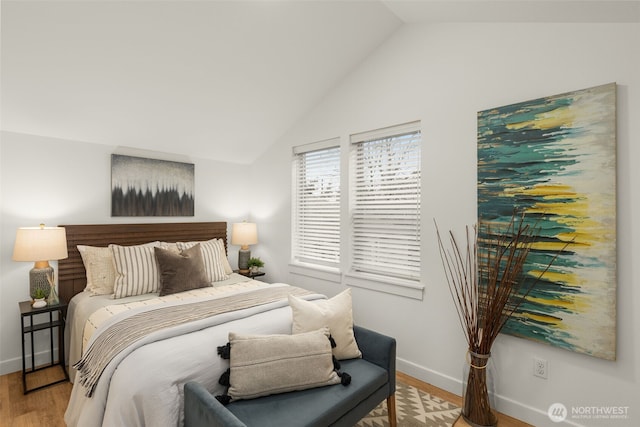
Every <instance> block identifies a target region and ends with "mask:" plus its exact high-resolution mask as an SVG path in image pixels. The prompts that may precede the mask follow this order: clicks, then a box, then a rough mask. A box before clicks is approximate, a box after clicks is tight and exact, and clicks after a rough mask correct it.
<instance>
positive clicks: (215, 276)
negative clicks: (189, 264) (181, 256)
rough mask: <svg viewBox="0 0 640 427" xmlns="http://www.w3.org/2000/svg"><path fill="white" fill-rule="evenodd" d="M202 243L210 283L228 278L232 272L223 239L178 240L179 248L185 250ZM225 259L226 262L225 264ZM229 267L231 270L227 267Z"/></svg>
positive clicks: (205, 267) (201, 247)
mask: <svg viewBox="0 0 640 427" xmlns="http://www.w3.org/2000/svg"><path fill="white" fill-rule="evenodd" d="M198 243H199V244H200V250H201V251H202V258H203V260H204V269H205V271H206V273H207V277H208V278H209V283H214V282H219V281H221V280H227V279H228V278H229V274H231V272H232V270H231V266H230V265H228V264H229V261H228V260H227V256H226V253H225V250H224V243H223V241H222V240H221V239H211V240H208V241H206V242H178V243H176V244H177V245H178V249H180V251H183V250H185V249H189V248H191V247H193V246H195V245H197V244H198ZM225 261H226V264H227V265H225ZM227 266H228V267H229V272H227V268H226V267H227Z"/></svg>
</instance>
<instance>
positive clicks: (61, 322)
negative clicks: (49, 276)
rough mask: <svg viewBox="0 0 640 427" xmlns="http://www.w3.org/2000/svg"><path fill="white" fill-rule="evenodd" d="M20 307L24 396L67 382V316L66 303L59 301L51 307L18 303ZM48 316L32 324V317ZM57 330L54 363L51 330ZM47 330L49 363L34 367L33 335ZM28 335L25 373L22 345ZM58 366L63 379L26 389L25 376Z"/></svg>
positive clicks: (28, 302)
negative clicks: (27, 361)
mask: <svg viewBox="0 0 640 427" xmlns="http://www.w3.org/2000/svg"><path fill="white" fill-rule="evenodd" d="M19 305H20V316H21V318H20V333H21V334H22V387H23V392H24V394H27V393H30V392H32V391H35V390H40V389H41V388H44V387H48V386H50V385H53V384H58V383H61V382H65V381H68V380H69V373H68V372H67V368H66V366H65V360H64V359H65V358H64V327H65V318H66V315H67V303H66V302H64V301H62V300H60V303H58V304H53V305H46V306H45V307H41V308H33V307H32V306H31V301H22V302H20V303H19ZM55 312H57V313H58V316H57V319H54V318H53V313H55ZM46 313H48V314H49V320H48V321H45V322H43V323H38V324H35V325H34V323H33V317H34V316H36V315H39V314H46ZM26 318H28V319H29V323H28V325H25V322H24V321H25V319H26ZM55 328H58V361H57V362H55V361H54V357H53V349H54V346H53V330H54V329H55ZM42 330H49V339H50V344H51V362H50V363H48V364H46V365H41V366H38V367H36V362H35V349H34V345H33V344H34V334H35V332H37V331H42ZM27 334H29V335H30V338H31V369H30V370H29V371H27V368H26V355H25V349H24V343H25V339H26V335H27ZM58 365H59V366H60V367H61V368H62V372H63V373H64V378H62V379H60V380H57V381H54V382H51V383H47V384H44V385H40V386H38V387H34V388H32V389H27V375H28V374H32V373H34V372H37V371H40V370H43V369H47V368H51V367H53V366H58Z"/></svg>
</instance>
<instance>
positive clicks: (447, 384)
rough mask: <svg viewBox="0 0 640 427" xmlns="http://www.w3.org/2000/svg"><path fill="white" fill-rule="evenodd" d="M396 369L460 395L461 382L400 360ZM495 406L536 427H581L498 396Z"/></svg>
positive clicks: (544, 410) (543, 410) (506, 413)
mask: <svg viewBox="0 0 640 427" xmlns="http://www.w3.org/2000/svg"><path fill="white" fill-rule="evenodd" d="M396 369H397V370H398V371H400V372H402V373H404V374H407V375H409V376H412V377H414V378H417V379H419V380H420V381H424V382H426V383H429V384H431V385H433V386H436V387H438V388H441V389H443V390H446V391H448V392H450V393H453V394H456V395H458V396H460V395H461V394H462V381H461V380H459V379H457V378H453V377H450V376H448V375H444V374H442V373H440V372H436V371H433V370H431V369H428V368H425V367H424V366H420V365H418V364H416V363H413V362H410V361H408V360H405V359H402V358H397V359H396ZM496 406H497V410H498V411H499V412H501V413H503V414H505V415H509V416H510V417H513V418H517V419H519V420H521V421H524V422H526V423H529V424H531V425H534V426H536V427H552V426H553V427H557V426H573V427H583V425H582V424H576V423H575V422H572V421H570V420H565V421H564V422H562V423H558V422H553V421H551V419H550V418H549V416H548V415H547V408H545V409H539V408H534V407H532V406H529V405H526V404H524V403H522V402H517V401H515V400H512V399H509V398H507V397H505V396H501V395H500V394H497V395H496Z"/></svg>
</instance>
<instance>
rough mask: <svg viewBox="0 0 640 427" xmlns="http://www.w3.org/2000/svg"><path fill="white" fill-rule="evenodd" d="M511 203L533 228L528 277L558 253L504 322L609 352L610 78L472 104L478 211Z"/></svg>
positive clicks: (482, 218)
mask: <svg viewBox="0 0 640 427" xmlns="http://www.w3.org/2000/svg"><path fill="white" fill-rule="evenodd" d="M514 209H517V210H518V211H520V212H524V215H525V221H528V222H531V224H532V225H533V226H535V227H536V230H537V233H536V242H535V244H534V246H533V249H532V250H531V252H530V254H529V257H528V258H527V262H526V264H525V267H524V274H525V277H526V278H527V279H526V280H535V278H536V277H540V274H541V272H542V271H544V268H545V267H546V266H547V265H548V264H549V263H550V262H551V261H552V260H553V257H554V256H555V255H557V258H556V259H555V261H554V262H553V264H552V266H551V268H550V269H549V270H548V271H547V272H546V273H545V274H543V275H542V277H541V279H540V280H539V281H537V282H535V286H534V288H533V289H532V291H531V292H530V293H529V295H528V296H527V298H526V300H525V301H524V303H523V304H522V305H521V306H520V308H519V309H518V311H517V312H516V313H515V314H514V316H513V317H512V318H511V319H510V320H509V321H508V322H507V325H506V326H505V328H504V330H503V331H504V332H506V333H509V334H512V335H516V336H520V337H524V338H528V339H532V340H536V341H540V342H544V343H547V344H551V345H554V346H558V347H561V348H564V349H568V350H571V351H575V352H579V353H584V354H589V355H592V356H595V357H599V358H603V359H609V360H614V359H615V357H616V85H615V83H611V84H606V85H602V86H597V87H592V88H589V89H584V90H578V91H575V92H570V93H565V94H561V95H555V96H548V97H545V98H540V99H535V100H532V101H527V102H521V103H517V104H513V105H507V106H504V107H498V108H492V109H489V110H485V111H480V112H479V113H478V220H479V222H481V223H484V224H488V225H490V226H491V227H492V229H494V230H496V229H500V227H502V228H503V229H504V226H505V225H506V224H508V223H509V221H510V220H511V218H512V214H513V212H514ZM480 232H482V231H480ZM488 237H489V236H479V242H481V241H482V240H483V238H488ZM567 242H569V243H568V245H567ZM480 250H482V249H481V248H480Z"/></svg>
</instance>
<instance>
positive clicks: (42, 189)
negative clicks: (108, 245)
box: [0, 132, 259, 374]
mask: <svg viewBox="0 0 640 427" xmlns="http://www.w3.org/2000/svg"><path fill="white" fill-rule="evenodd" d="M112 153H118V154H127V155H137V156H142V157H149V158H156V159H162V160H172V161H180V162H188V163H194V164H195V175H196V177H195V182H196V184H195V190H196V192H195V204H196V205H195V216H194V217H171V218H166V217H153V218H149V217H146V218H131V217H120V218H112V217H111V154H112ZM247 169H248V167H247V166H243V165H235V164H228V163H220V162H213V161H208V160H203V159H196V158H185V157H181V156H175V155H170V154H166V153H156V152H148V151H139V150H138V151H134V150H131V149H126V148H123V147H115V146H109V145H98V144H88V143H84V142H77V141H65V140H59V139H52V138H45V137H38V136H32V135H24V134H16V133H10V132H2V134H1V139H0V183H1V185H2V187H1V188H0V197H1V198H0V201H1V203H0V236H2V239H0V245H1V246H0V374H6V373H9V372H15V371H18V370H20V369H22V365H21V349H20V342H21V341H20V340H21V337H20V333H19V330H20V329H19V328H20V326H19V325H20V315H19V311H18V301H25V300H28V299H29V285H28V280H29V279H28V277H29V270H30V269H31V268H32V267H33V264H31V263H25V262H14V261H12V260H11V255H12V253H13V243H14V240H15V234H16V229H17V228H18V227H21V226H35V225H38V224H40V223H41V222H44V223H45V224H47V225H59V224H102V223H116V222H118V223H132V222H183V221H184V222H190V221H228V222H229V224H230V223H231V222H234V221H241V220H243V219H247V215H248V212H249V199H248V197H247V195H246V193H244V191H245V189H246V188H247V187H248V180H247ZM229 235H230V234H229ZM237 250H238V247H237V246H230V247H229V256H230V262H231V264H232V265H236V263H237ZM257 255H259V254H257ZM53 264H54V266H55V264H56V263H53ZM47 333H48V332H47ZM38 334H39V335H38V339H37V340H36V342H37V345H36V351H37V352H39V353H42V354H41V356H43V357H44V356H46V354H44V352H45V351H48V347H47V343H48V340H47V339H46V338H45V333H44V332H42V333H38ZM27 351H29V350H27ZM47 357H48V356H47ZM45 360H46V359H45Z"/></svg>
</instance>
